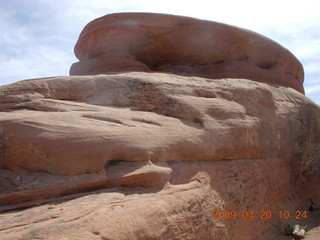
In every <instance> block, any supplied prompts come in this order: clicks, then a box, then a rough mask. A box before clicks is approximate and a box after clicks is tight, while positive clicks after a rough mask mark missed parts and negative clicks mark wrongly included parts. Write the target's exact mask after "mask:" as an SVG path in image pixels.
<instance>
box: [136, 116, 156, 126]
mask: <svg viewBox="0 0 320 240" xmlns="http://www.w3.org/2000/svg"><path fill="white" fill-rule="evenodd" d="M131 120H132V121H136V122H142V123H147V124H152V125H156V126H162V125H161V124H160V123H158V122H156V121H152V120H148V119H145V118H131Z"/></svg>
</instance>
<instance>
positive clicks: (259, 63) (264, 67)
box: [256, 61, 278, 69]
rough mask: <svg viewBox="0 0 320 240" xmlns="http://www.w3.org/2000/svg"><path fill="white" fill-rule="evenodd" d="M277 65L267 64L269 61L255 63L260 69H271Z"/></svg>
mask: <svg viewBox="0 0 320 240" xmlns="http://www.w3.org/2000/svg"><path fill="white" fill-rule="evenodd" d="M277 64H278V62H269V61H263V62H258V63H256V65H257V66H258V67H259V68H262V69H271V68H272V67H273V66H275V65H277Z"/></svg>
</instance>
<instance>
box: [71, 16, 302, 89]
mask: <svg viewBox="0 0 320 240" xmlns="http://www.w3.org/2000/svg"><path fill="white" fill-rule="evenodd" d="M75 54H76V56H77V58H78V59H79V60H80V61H79V62H78V63H75V64H73V65H72V67H71V69H70V74H71V75H90V74H101V73H110V72H123V71H142V72H149V71H156V72H171V73H174V74H178V75H192V76H201V77H207V78H247V79H251V80H255V81H262V82H267V83H271V84H276V85H282V86H286V87H291V88H294V89H296V90H297V91H299V92H302V93H303V92H304V90H303V86H302V83H303V78H304V73H303V68H302V65H301V63H300V62H299V61H298V60H297V59H296V58H295V57H294V56H293V55H292V54H291V53H290V52H289V51H288V50H287V49H285V48H283V47H282V46H280V45H279V44H277V43H276V42H274V41H272V40H271V39H268V38H266V37H264V36H261V35H259V34H257V33H254V32H251V31H248V30H245V29H241V28H238V27H233V26H229V25H226V24H221V23H217V22H211V21H203V20H198V19H193V18H187V17H180V16H173V15H165V14H150V13H120V14H110V15H106V16H104V17H101V18H98V19H96V20H94V21H92V22H90V23H89V24H88V25H87V26H86V27H85V28H84V29H83V31H82V32H81V34H80V37H79V40H78V42H77V44H76V46H75Z"/></svg>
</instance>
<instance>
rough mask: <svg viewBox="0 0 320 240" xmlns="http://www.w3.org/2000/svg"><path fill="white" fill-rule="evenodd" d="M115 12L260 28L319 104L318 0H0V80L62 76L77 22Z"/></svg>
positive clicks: (77, 30)
mask: <svg viewBox="0 0 320 240" xmlns="http://www.w3.org/2000/svg"><path fill="white" fill-rule="evenodd" d="M115 12H156V13H170V14H175V15H183V16H189V17H195V18H200V19H206V20H212V21H217V22H223V23H227V24H231V25H236V26H239V27H243V28H247V29H250V30H253V31H256V32H258V33H261V34H263V35H265V36H267V37H269V38H272V39H274V40H275V41H277V42H279V43H280V44H281V45H283V46H284V47H286V48H288V49H289V50H290V51H291V52H292V53H293V54H294V55H295V56H296V57H297V58H298V59H299V60H300V61H301V62H302V64H303V66H304V69H305V84H304V87H305V90H306V95H307V96H308V97H309V98H311V99H312V100H313V101H315V102H317V103H318V104H320V1H319V0H304V1H301V0H300V1H296V0H290V1H287V0H268V1H257V0H241V1H239V0H197V1H187V0H181V1H180V0H170V1H169V0H162V1H152V0H0V31H1V34H0V49H1V50H0V70H1V75H0V85H4V84H9V83H12V82H16V81H18V80H23V79H28V78H41V77H49V76H63V75H68V73H69V68H70V66H71V64H72V63H73V62H76V61H77V59H76V58H75V57H74V54H73V47H74V45H75V43H76V41H77V39H78V36H79V34H80V32H81V30H82V29H83V27H84V26H85V25H86V24H87V23H88V22H90V21H92V20H93V19H95V18H98V17H101V16H103V15H106V14H109V13H115Z"/></svg>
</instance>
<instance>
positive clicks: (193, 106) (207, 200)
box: [0, 14, 320, 240]
mask: <svg viewBox="0 0 320 240" xmlns="http://www.w3.org/2000/svg"><path fill="white" fill-rule="evenodd" d="M128 16H130V17H131V18H133V19H140V20H141V21H142V22H148V24H144V25H143V27H141V24H140V23H139V24H137V22H133V21H131V20H132V19H131V20H130V21H128ZM166 17H167V18H166ZM159 18H160V19H162V20H161V21H158V20H159ZM105 19H114V20H113V21H114V22H112V21H111V22H112V23H110V24H111V25H112V30H111V31H109V30H110V29H109V27H110V26H111V25H110V26H109V27H106V25H107V23H106V22H105ZM121 19H122V20H123V19H126V20H123V21H121V23H120V22H119V21H120V20H121ZM140 20H139V21H140ZM149 20H150V21H149ZM151 20H153V21H151ZM156 20H157V21H156ZM178 20H179V21H181V22H180V24H178V23H177V22H175V21H178ZM179 21H178V22H179ZM108 22H109V20H108ZM160 23H161V24H163V25H161V26H163V27H157V26H159V24H160ZM173 23H174V24H173ZM123 25H125V26H127V28H126V29H127V31H132V34H131V35H130V34H129V35H127V36H128V38H120V40H121V41H122V44H120V42H119V41H120V40H119V41H118V40H117V39H118V38H119V36H123V35H122V34H124V32H123V31H124V30H123ZM173 25H178V26H179V27H173ZM132 26H133V28H131V27H132ZM190 26H191V27H190ZM192 26H193V27H192ZM195 26H199V29H200V30H201V29H202V30H203V29H205V28H204V26H208V29H211V30H210V31H209V33H208V34H209V35H210V34H211V35H212V34H213V32H215V31H216V32H218V33H219V34H218V35H215V36H216V37H217V39H216V40H215V42H217V41H218V40H219V38H218V36H220V37H222V39H224V38H223V36H224V34H225V35H226V36H231V37H230V38H228V41H230V42H229V43H228V44H229V45H228V44H227V45H226V46H229V47H230V46H233V44H234V43H236V42H237V41H238V40H239V39H243V38H244V39H247V38H246V37H248V39H250V41H249V42H246V41H244V43H243V44H244V45H245V46H246V48H242V47H237V48H236V49H235V50H233V48H231V50H230V49H229V50H228V48H225V49H223V48H222V49H220V48H217V49H216V50H215V51H214V53H212V55H210V54H211V53H210V52H208V53H206V51H205V48H203V49H202V48H199V49H198V51H194V49H193V50H190V51H185V53H188V55H187V57H185V56H182V55H181V54H183V52H184V51H183V49H186V47H185V46H184V47H183V48H181V49H180V50H179V48H177V51H176V53H172V54H170V53H169V52H168V48H167V46H168V45H166V44H169V43H170V44H171V43H172V44H173V46H174V47H175V46H178V45H177V42H176V41H175V40H174V41H173V40H172V41H173V42H170V41H171V40H170V38H169V40H168V41H169V42H166V44H165V45H164V46H166V47H165V48H164V49H165V50H164V52H162V51H160V50H159V49H161V46H160V45H157V44H156V45H153V44H155V43H156V41H155V40H156V39H159V43H163V42H165V41H164V40H163V38H164V35H163V32H164V31H169V29H184V30H183V31H182V30H181V31H182V32H180V33H179V32H178V33H177V34H178V35H179V36H180V37H181V36H190V31H191V32H192V31H195V29H198V28H196V27H195ZM201 26H202V27H201ZM222 26H224V25H219V24H215V23H211V22H204V21H198V20H194V19H188V18H180V17H170V16H165V15H155V16H154V18H153V17H152V15H149V14H141V15H137V14H128V15H121V14H120V15H110V16H107V17H104V18H102V19H100V20H96V21H94V22H93V23H90V24H89V25H88V27H86V28H85V30H84V32H83V33H82V35H81V36H80V40H79V42H78V44H77V46H76V52H77V54H78V57H80V58H83V60H81V61H80V63H78V64H76V65H74V66H73V68H72V69H77V68H78V67H79V66H83V67H84V68H83V69H82V70H83V71H84V72H83V73H85V74H87V73H89V72H90V71H93V72H95V71H96V70H94V69H99V71H100V70H101V71H105V70H106V69H107V70H108V71H115V70H117V71H120V70H121V68H122V67H124V69H123V70H125V71H128V70H141V71H149V70H148V69H149V67H150V66H149V65H148V64H149V63H150V62H149V61H152V59H157V61H159V59H160V60H161V61H159V62H158V63H160V64H159V66H158V69H157V71H158V70H159V68H160V66H161V68H162V69H164V71H169V72H175V73H176V71H178V70H177V69H182V68H183V69H189V70H190V71H189V72H188V74H189V75H190V74H191V75H193V74H194V73H199V75H202V76H203V74H204V73H205V71H204V69H205V67H206V66H204V65H206V62H205V61H207V60H210V59H211V60H212V59H213V58H214V59H216V60H217V59H219V58H218V57H217V56H218V55H219V54H220V55H221V56H222V57H223V56H224V55H225V58H224V61H225V62H224V63H220V64H226V65H225V66H228V68H230V69H232V71H230V72H231V73H235V72H236V71H235V69H237V67H236V65H237V63H236V62H237V61H239V60H237V59H238V58H237V57H239V56H242V55H241V51H242V50H243V49H245V51H244V54H247V53H250V54H248V56H249V58H248V59H245V60H241V61H240V62H242V63H241V64H243V70H244V75H243V76H249V75H250V74H252V75H250V76H253V77H252V79H253V80H257V79H255V77H254V76H258V75H261V76H262V75H263V73H266V76H268V81H267V79H265V80H266V82H267V83H261V82H257V81H252V79H251V78H250V79H233V78H225V79H212V78H211V77H212V75H210V76H209V75H208V76H209V77H210V78H203V77H194V76H192V77H190V76H179V74H181V73H178V75H177V74H172V73H154V72H148V73H143V72H131V73H117V74H108V75H91V76H68V77H53V78H44V79H31V80H25V81H20V82H17V83H14V84H11V85H7V86H2V87H0V213H2V214H0V239H6V240H10V239H12V240H13V239H14V240H16V239H21V240H22V239H23V240H24V239H110V240H111V239H112V240H115V239H117V240H119V239H121V240H129V239H130V240H132V239H133V240H134V239H139V240H140V239H165V240H174V239H201V240H209V239H210V240H239V239H243V240H256V239H259V240H270V239H277V240H281V239H284V240H285V239H287V237H286V236H284V231H283V228H284V227H285V226H286V225H287V224H288V223H291V222H293V223H294V224H300V225H302V226H303V225H308V226H309V227H310V228H313V230H311V231H310V236H309V237H310V238H309V239H310V240H311V239H312V240H314V239H316V238H313V236H317V233H318V232H319V229H317V228H316V226H318V224H319V223H318V219H317V214H318V213H317V212H314V213H312V212H308V213H307V214H308V218H307V219H303V218H302V219H297V218H296V216H297V215H296V211H297V210H299V211H305V210H308V208H309V205H310V199H312V200H313V202H314V203H320V192H319V183H320V182H319V176H320V172H319V168H317V166H319V161H318V160H317V159H319V157H320V156H318V155H319V151H318V150H319V149H320V109H319V106H318V105H316V104H315V103H313V102H312V101H311V100H309V99H308V98H307V97H305V96H304V95H302V94H300V93H299V92H297V91H295V90H293V89H291V88H287V87H286V86H291V85H290V84H292V83H293V82H294V81H292V79H291V80H290V78H289V77H288V76H290V74H288V72H291V70H292V71H294V70H296V71H297V72H295V74H298V75H299V74H301V73H302V68H299V66H300V64H299V62H297V61H296V60H295V59H294V57H292V56H291V55H290V54H289V53H288V52H287V51H286V50H285V49H283V48H282V47H280V46H278V45H277V44H276V43H273V42H271V41H270V40H266V39H264V38H262V37H261V36H259V35H255V34H254V33H251V32H246V31H244V30H239V29H236V28H232V27H228V26H225V30H226V31H225V32H224V31H223V28H222ZM144 28H145V29H146V30H143V31H144V32H143V33H144V35H143V34H142V35H139V34H138V35H136V33H137V29H140V30H141V29H144ZM94 29H95V30H94ZM106 29H109V30H106ZM212 29H214V30H212ZM218 30H219V31H218ZM231 30H232V31H231ZM141 31H142V30H141ZM158 31H160V32H158ZM212 31H213V32H212ZM156 33H159V38H156V37H155V35H156ZM100 34H101V37H102V38H103V37H106V38H107V39H108V41H107V42H104V41H102V38H100V37H97V35H98V36H100ZM150 34H151V37H150ZM171 34H174V32H170V31H169V32H168V34H167V35H165V36H167V37H169V36H172V35H171ZM181 34H182V35H181ZM183 34H186V35H183ZM238 34H239V35H238ZM90 36H91V37H93V38H92V39H91V38H90ZM133 36H139V38H137V39H135V40H134V39H132V37H133ZM141 36H142V37H141ZM148 36H149V37H150V38H149V37H148ZM232 36H233V37H232ZM96 37H97V38H96ZM113 37H114V39H113V40H112V41H111V43H113V45H112V44H111V45H108V44H109V43H110V41H109V40H110V39H112V38H113ZM140 37H141V38H140ZM198 37H199V36H195V40H197V39H198ZM109 38H110V39H109ZM90 39H91V40H90ZM95 39H97V44H96V45H95V44H93V45H92V44H91V43H90V42H91V41H95ZM146 39H151V40H152V41H151V42H148V41H149V40H148V41H147V42H144V40H146ZM175 39H177V38H175ZM248 39H247V40H248ZM133 40H134V41H133ZM253 40H256V41H253ZM86 41H88V42H86ZM117 41H118V43H119V44H115V43H116V42H117ZM219 41H221V40H219ZM228 41H227V42H228ZM233 41H235V42H233ZM139 42H140V43H141V44H142V45H139ZM106 43H108V44H106ZM129 43H130V44H131V43H132V44H133V45H130V44H129ZM104 44H105V45H104ZM128 44H129V45H130V46H134V48H129V50H130V51H133V50H137V51H134V53H136V55H134V57H132V59H130V57H128V56H129V55H128V54H132V53H133V52H130V51H129V52H128V48H127V47H128V46H129V45H128ZM210 44H212V43H211V42H207V45H206V46H207V47H208V46H211V45H210ZM268 44H271V45H270V49H272V51H266V50H265V49H264V48H260V47H257V46H266V45H268ZM79 46H80V47H79ZM102 46H103V47H102ZM151 46H156V48H152V47H151ZM190 46H193V45H192V44H191V45H190ZM242 46H243V45H242ZM250 46H251V47H253V49H254V50H252V49H251V48H250ZM174 47H173V48H171V49H175V48H174ZM103 49H104V50H103ZM112 49H114V51H113V52H112ZM143 49H145V50H146V51H142V50H143ZM241 49H242V50H241ZM261 49H262V50H263V51H262V50H261ZM275 49H278V51H276V50H275ZM102 50H103V51H105V52H103V53H104V54H106V55H105V56H104V57H97V55H99V54H100V53H101V51H102ZM220 50H221V51H220ZM260 50H261V51H262V52H261V51H260ZM273 50H274V51H273ZM259 51H260V52H259ZM218 52H219V54H217V53H218ZM147 53H152V54H151V55H148V54H147ZM164 53H166V54H164ZM267 53H270V55H266V54H267ZM285 53H287V54H285ZM112 54H113V55H114V56H116V57H111V55H112ZM121 54H123V55H122V57H119V56H120V55H121ZM161 54H163V55H161ZM179 54H180V55H179ZM206 54H208V55H206ZM239 54H240V55H239ZM277 54H278V55H277ZM149 56H157V58H153V57H152V58H150V57H149ZM160 56H164V57H163V58H160ZM175 56H177V58H175ZM266 56H270V59H271V60H272V61H273V60H274V59H278V60H277V65H276V66H272V67H270V68H269V69H264V68H261V66H260V67H256V66H255V65H256V64H257V63H258V62H259V61H260V60H261V61H260V63H261V62H263V61H264V60H265V59H268V58H267V57H266ZM198 57H200V58H198ZM202 57H203V58H202ZM138 58H139V59H138ZM142 59H143V61H142ZM179 59H185V61H186V62H184V63H183V66H173V65H174V64H175V62H176V61H178V60H179ZM202 60H203V61H204V65H201V66H202V67H203V66H204V68H202V67H201V66H200V65H199V62H201V61H202ZM262 60H263V61H262ZM188 61H189V62H188ZM291 61H292V62H291ZM192 62H193V63H194V66H193V67H194V69H193V70H192V67H191V63H192ZM105 63H108V65H105ZM126 64H128V65H126ZM208 64H209V65H210V63H208ZM220 64H218V65H220ZM262 65H263V64H262ZM90 66H91V67H90ZM241 66H242V65H241ZM246 66H247V67H246ZM294 66H298V67H297V68H295V67H294ZM180 67H181V68H180ZM81 68H82V67H81ZM208 69H211V68H208ZM208 69H207V70H208ZM239 69H240V68H239ZM239 69H238V70H239ZM241 69H242V67H241ZM254 69H255V70H254ZM207 70H206V71H207ZM238 70H237V71H238ZM77 71H78V70H77ZM186 71H187V70H186ZM208 71H209V70H208ZM268 71H270V72H269V73H267V72H268ZM285 71H287V73H285ZM215 73H216V69H214V70H213V72H212V73H210V74H215ZM224 73H229V71H227V72H223V74H224ZM239 73H241V71H240V70H239ZM282 73H283V74H282ZM246 74H249V75H246ZM268 74H269V75H268ZM279 74H280V75H281V74H282V75H281V76H282V77H283V78H276V76H278V77H279V76H280V75H279ZM295 74H293V75H295ZM194 75H198V74H194ZM298 75H297V76H298ZM221 76H222V75H221ZM271 76H274V77H275V78H274V79H273V78H271ZM269 77H270V79H269ZM279 79H282V80H281V81H280V80H279ZM258 80H259V81H262V80H263V79H258ZM278 80H279V81H278ZM300 80H301V79H300ZM263 81H264V80H263ZM271 82H273V83H276V84H277V85H274V84H270V83H271ZM296 82H298V81H296ZM300 83H301V82H300ZM300 83H299V84H300ZM281 85H284V86H281ZM294 86H296V87H294ZM294 86H293V85H292V86H291V87H293V88H295V89H296V90H299V91H302V85H301V88H298V85H294ZM299 86H300V85H299ZM29 207H32V208H29ZM10 210H14V211H11V212H10ZM230 211H235V213H236V215H237V216H236V218H235V219H232V218H227V217H226V215H223V214H227V213H230ZM251 211H253V215H254V217H255V218H252V217H250V216H251ZM263 211H264V212H266V211H270V213H272V216H271V217H270V219H266V218H264V219H261V217H263V215H262V212H263ZM279 211H288V212H289V213H290V218H289V219H284V218H280V215H279ZM3 212H5V213H3ZM215 212H220V213H221V214H222V215H218V217H217V215H216V214H215ZM243 213H249V214H250V216H249V217H248V218H245V217H244V216H245V214H243ZM314 219H316V220H317V221H314ZM312 235H313V236H312ZM306 239H308V238H306Z"/></svg>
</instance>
